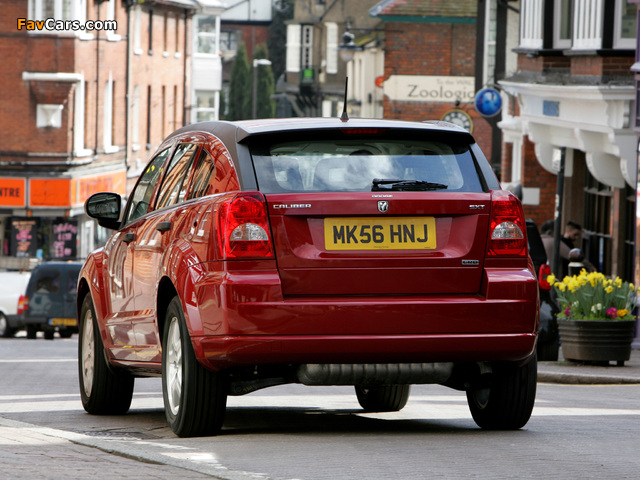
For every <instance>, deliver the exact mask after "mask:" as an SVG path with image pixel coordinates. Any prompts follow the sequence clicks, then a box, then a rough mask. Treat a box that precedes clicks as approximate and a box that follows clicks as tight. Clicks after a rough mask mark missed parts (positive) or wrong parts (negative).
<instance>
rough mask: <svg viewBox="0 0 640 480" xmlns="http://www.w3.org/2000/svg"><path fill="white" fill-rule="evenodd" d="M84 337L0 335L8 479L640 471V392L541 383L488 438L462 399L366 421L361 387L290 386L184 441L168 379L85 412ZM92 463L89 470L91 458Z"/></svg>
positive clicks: (424, 399) (238, 405) (424, 392)
mask: <svg viewBox="0 0 640 480" xmlns="http://www.w3.org/2000/svg"><path fill="white" fill-rule="evenodd" d="M76 349H77V337H76V336H74V337H73V338H72V339H69V340H61V339H58V338H57V337H56V340H54V341H45V340H43V339H41V338H39V339H37V340H27V339H25V338H16V339H0V477H2V478H3V479H13V478H16V479H17V478H51V479H57V478H60V479H65V480H71V479H75V478H78V479H79V478H83V479H86V478H92V479H102V478H105V479H107V478H109V479H112V478H145V479H149V478H152V479H153V478H157V479H165V478H166V479H169V478H172V479H175V478H218V479H227V480H249V479H254V480H255V479H274V480H293V479H299V480H325V479H326V480H336V479H367V480H377V479H389V478H393V479H401V480H404V479H414V478H416V479H418V478H419V479H431V478H446V479H466V478H474V479H500V478H504V479H513V478H536V479H540V478H554V479H555V478H563V479H574V478H575V479H578V478H579V479H589V478H594V479H595V478H598V479H616V480H617V479H624V478H638V476H640V455H638V445H640V422H639V420H640V400H639V399H640V385H609V386H594V385H559V384H540V385H539V386H538V398H537V402H536V407H535V410H534V414H533V417H532V419H531V421H530V422H529V423H528V424H527V426H526V427H525V428H524V429H523V430H520V431H516V432H485V431H482V430H479V429H478V428H477V427H476V425H475V423H474V422H473V420H472V418H471V415H470V413H469V410H468V407H467V405H466V399H465V396H464V394H463V393H461V392H456V391H453V390H450V389H447V388H444V387H440V386H417V387H414V388H413V390H412V395H411V398H410V400H409V403H408V405H407V407H405V409H404V410H402V411H401V412H398V413H389V414H364V413H362V411H361V410H360V409H359V406H358V403H357V401H356V398H355V394H354V393H353V389H352V388H351V387H304V386H298V385H289V386H281V387H274V388H270V389H265V390H261V391H258V392H254V393H252V394H250V395H246V396H242V397H230V398H229V402H228V412H227V417H226V421H225V424H224V429H223V432H222V434H221V435H219V436H217V437H209V438H192V439H180V438H177V437H175V436H174V435H173V433H172V432H171V431H170V430H169V428H168V427H167V425H166V422H165V419H164V412H163V407H162V394H161V386H160V382H159V379H141V380H137V383H136V392H135V395H134V401H133V405H132V409H131V411H130V413H129V414H127V415H124V416H115V417H99V416H91V415H88V414H86V413H85V412H84V410H83V409H82V405H81V403H80V397H79V393H78V382H77V364H76ZM87 460H90V461H87Z"/></svg>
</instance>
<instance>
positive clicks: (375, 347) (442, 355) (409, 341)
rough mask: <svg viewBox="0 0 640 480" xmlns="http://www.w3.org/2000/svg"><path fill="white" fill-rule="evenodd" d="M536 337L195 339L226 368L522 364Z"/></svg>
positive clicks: (214, 365)
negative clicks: (333, 364) (357, 364)
mask: <svg viewBox="0 0 640 480" xmlns="http://www.w3.org/2000/svg"><path fill="white" fill-rule="evenodd" d="M536 338H537V336H536V334H535V333H529V334H501V335H471V334H467V335H375V336H373V335H359V336H348V337H347V336H288V337H284V336H262V337H256V336H252V337H223V338H195V339H193V341H194V349H195V351H196V356H197V357H198V358H200V359H201V362H202V363H203V364H204V365H205V366H207V367H208V368H211V369H213V370H222V369H224V368H228V367H231V366H239V365H259V364H284V363H291V364H303V363H429V362H454V363H464V362H479V361H487V362H491V361H509V362H522V363H524V362H526V361H527V360H528V359H529V358H531V356H532V355H533V354H534V352H535V349H536Z"/></svg>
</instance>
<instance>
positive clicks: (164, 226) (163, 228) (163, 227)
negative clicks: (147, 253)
mask: <svg viewBox="0 0 640 480" xmlns="http://www.w3.org/2000/svg"><path fill="white" fill-rule="evenodd" d="M170 228H171V222H160V223H159V224H158V225H156V230H158V231H159V232H166V231H167V230H169V229H170Z"/></svg>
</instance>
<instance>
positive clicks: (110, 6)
mask: <svg viewBox="0 0 640 480" xmlns="http://www.w3.org/2000/svg"><path fill="white" fill-rule="evenodd" d="M115 19H116V0H108V2H107V18H106V20H107V21H110V22H113V21H115ZM121 38H122V37H121V36H120V35H118V34H117V33H116V32H114V31H113V30H107V40H109V41H110V42H117V41H118V40H120V39H121Z"/></svg>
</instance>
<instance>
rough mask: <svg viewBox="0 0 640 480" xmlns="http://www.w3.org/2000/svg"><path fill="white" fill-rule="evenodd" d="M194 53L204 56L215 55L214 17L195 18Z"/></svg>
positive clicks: (216, 47)
mask: <svg viewBox="0 0 640 480" xmlns="http://www.w3.org/2000/svg"><path fill="white" fill-rule="evenodd" d="M195 23H196V42H197V44H196V52H197V53H201V54H205V55H217V54H218V50H219V47H218V46H217V45H216V40H217V39H216V17H205V16H198V17H196V22H195Z"/></svg>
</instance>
